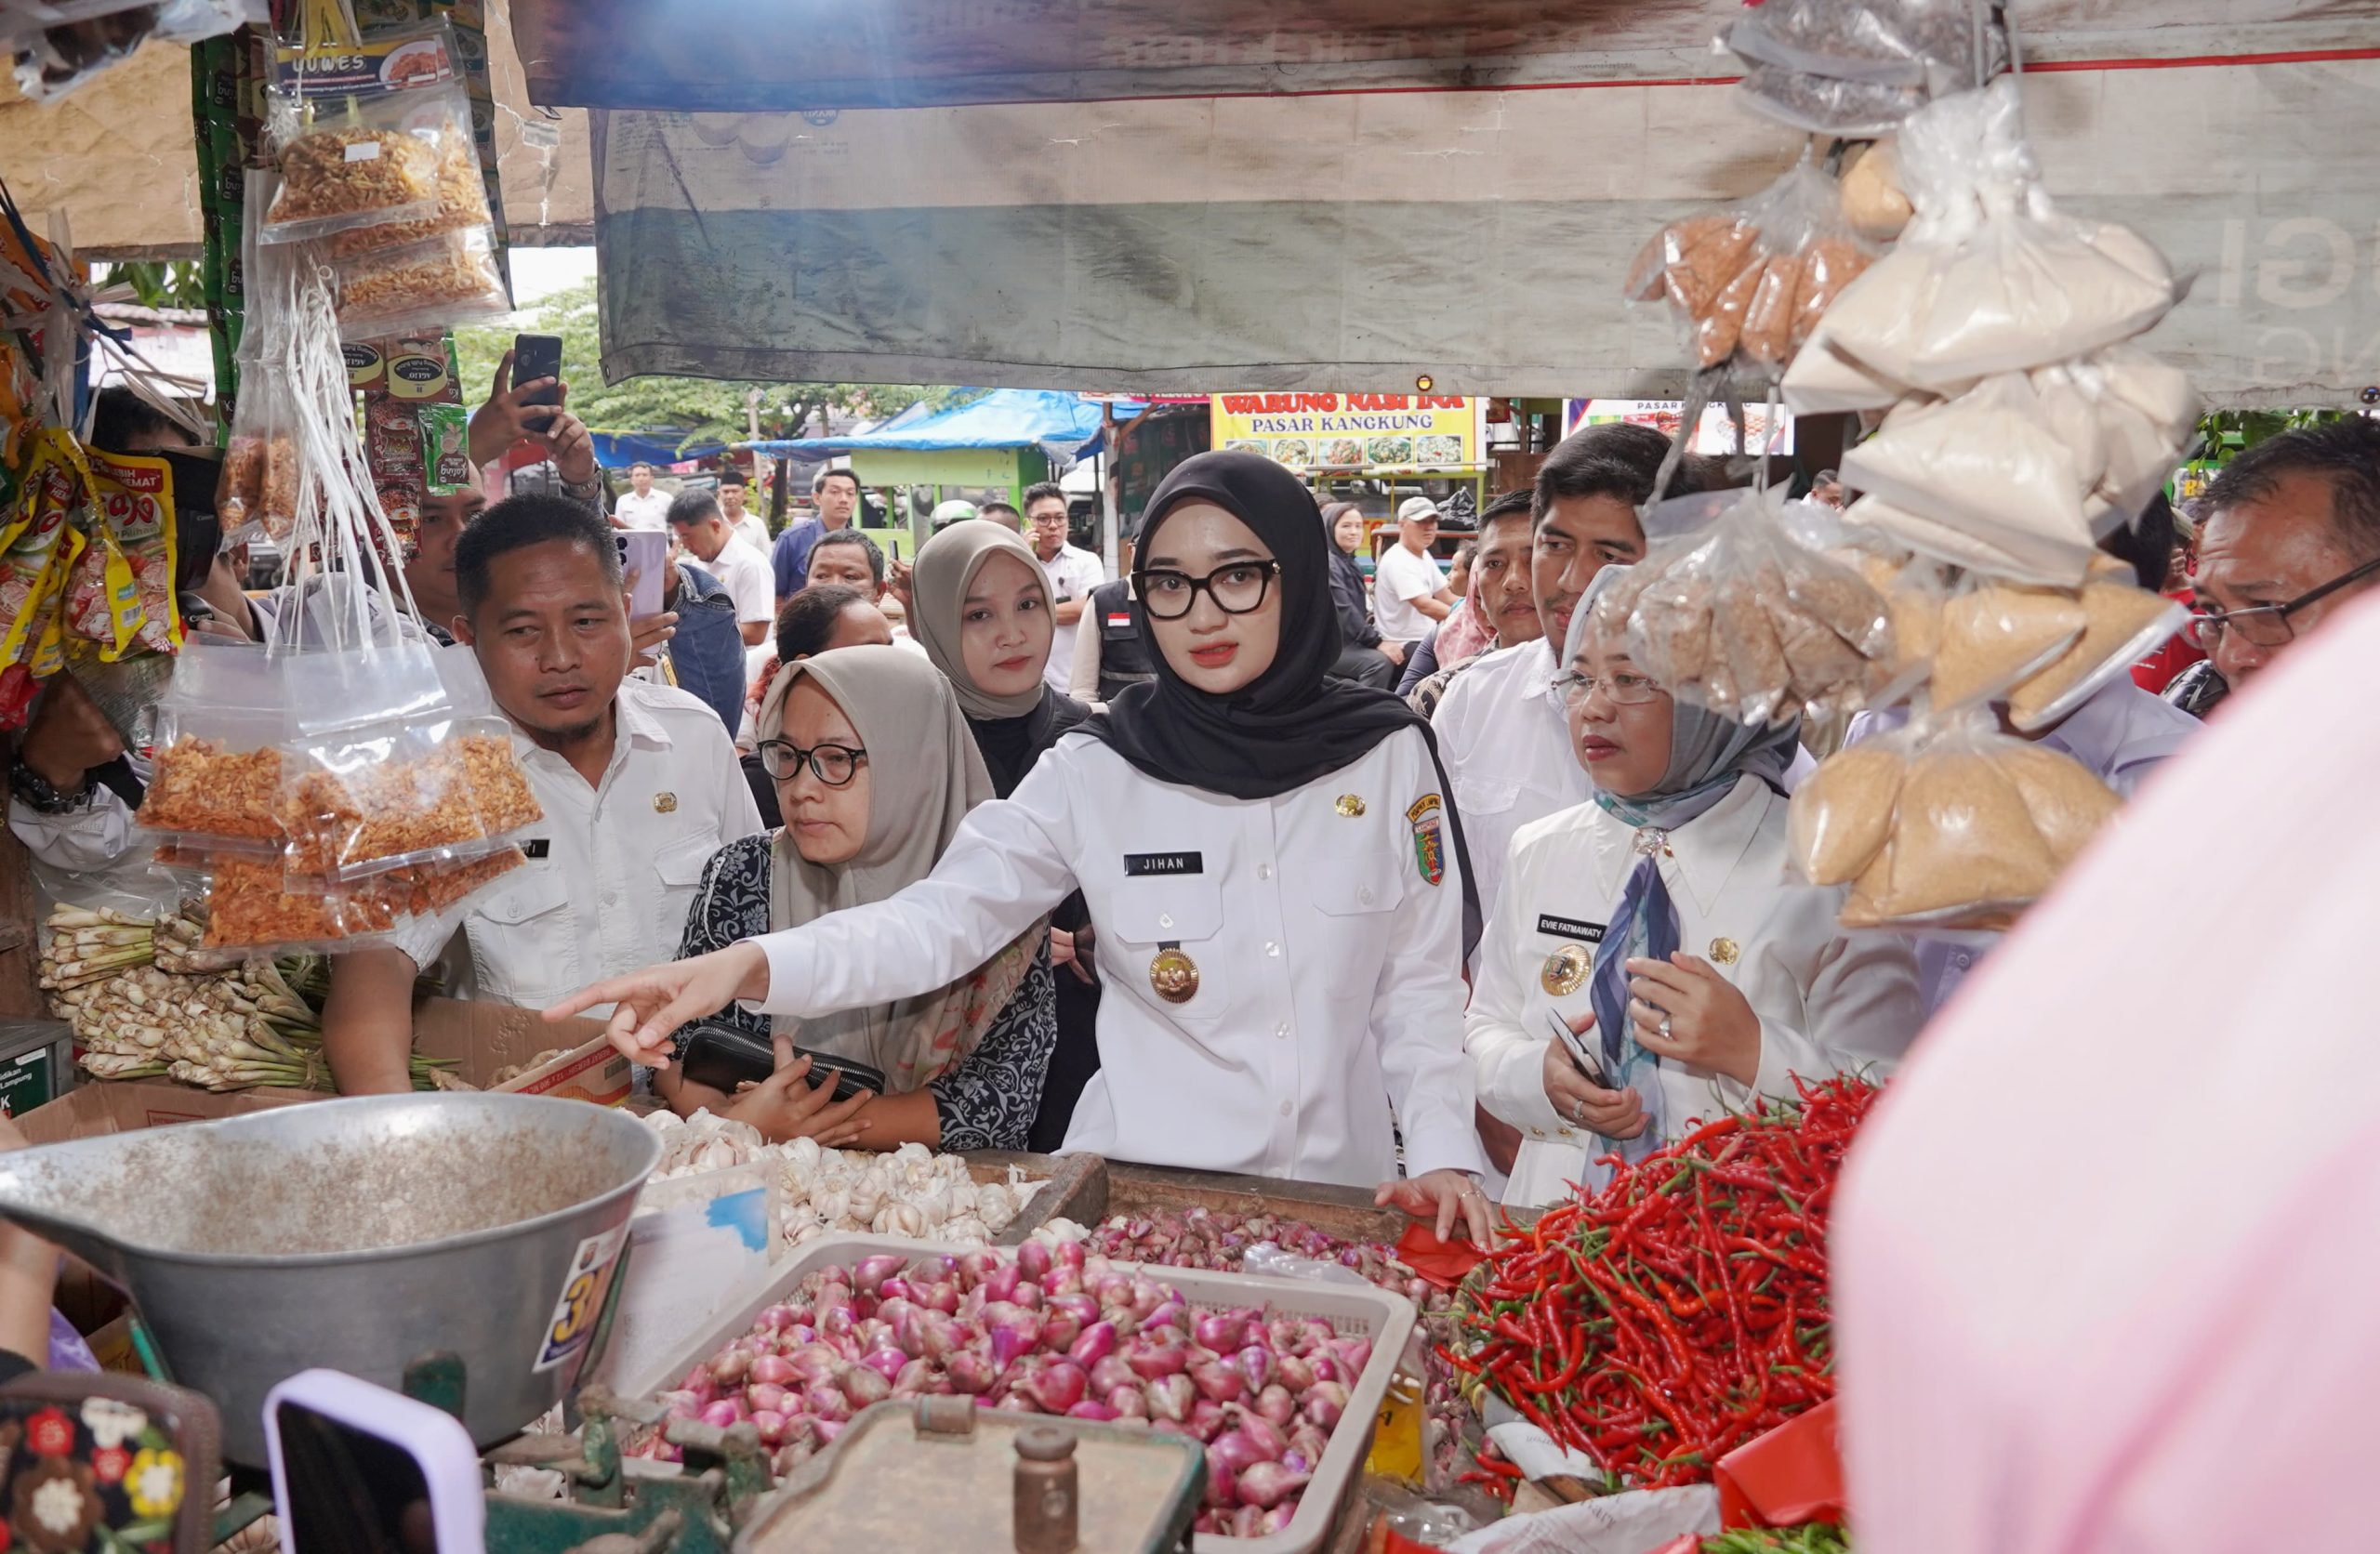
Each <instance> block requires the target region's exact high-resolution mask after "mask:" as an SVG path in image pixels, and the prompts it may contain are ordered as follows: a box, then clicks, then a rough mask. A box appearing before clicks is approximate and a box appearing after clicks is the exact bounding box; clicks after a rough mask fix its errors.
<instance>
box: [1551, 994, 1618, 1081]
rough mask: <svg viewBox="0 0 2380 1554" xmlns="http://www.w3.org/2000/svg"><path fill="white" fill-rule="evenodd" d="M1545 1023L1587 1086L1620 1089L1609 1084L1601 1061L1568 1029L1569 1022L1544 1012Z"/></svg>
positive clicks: (1553, 1010) (1554, 1012)
mask: <svg viewBox="0 0 2380 1554" xmlns="http://www.w3.org/2000/svg"><path fill="white" fill-rule="evenodd" d="M1545 1022H1546V1023H1547V1024H1548V1025H1551V1026H1552V1027H1554V1040H1555V1041H1558V1042H1560V1043H1561V1044H1562V1049H1563V1050H1564V1051H1566V1052H1567V1053H1569V1054H1570V1061H1571V1063H1572V1064H1573V1065H1574V1066H1575V1067H1576V1068H1577V1069H1578V1071H1579V1072H1580V1073H1582V1074H1584V1075H1586V1079H1587V1083H1588V1084H1590V1085H1593V1086H1594V1087H1595V1088H1596V1089H1598V1090H1615V1089H1618V1088H1619V1087H1620V1086H1617V1085H1614V1084H1613V1083H1612V1082H1611V1075H1609V1074H1607V1073H1605V1072H1604V1070H1603V1061H1602V1060H1601V1059H1599V1058H1597V1057H1596V1056H1595V1053H1594V1049H1593V1047H1589V1046H1588V1045H1587V1044H1586V1042H1585V1040H1584V1039H1583V1038H1581V1037H1580V1034H1579V1033H1578V1032H1576V1031H1573V1030H1571V1029H1570V1022H1569V1021H1567V1020H1565V1019H1563V1018H1562V1016H1561V1013H1560V1011H1558V1010H1555V1009H1548V1010H1546V1011H1545Z"/></svg>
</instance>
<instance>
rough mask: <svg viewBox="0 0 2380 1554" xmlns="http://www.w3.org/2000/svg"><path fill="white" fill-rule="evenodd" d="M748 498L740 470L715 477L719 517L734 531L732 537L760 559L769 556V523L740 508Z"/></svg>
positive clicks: (749, 491) (725, 470)
mask: <svg viewBox="0 0 2380 1554" xmlns="http://www.w3.org/2000/svg"><path fill="white" fill-rule="evenodd" d="M750 494H751V487H749V486H748V485H747V484H746V483H745V481H744V471H742V470H741V469H723V470H721V471H720V476H719V516H720V517H721V518H723V519H725V520H727V526H728V527H729V528H730V529H733V530H734V531H735V537H736V538H737V539H740V540H742V541H743V542H744V543H745V544H747V545H748V546H750V547H752V548H753V549H755V550H757V551H759V552H760V555H761V556H762V558H764V559H765V558H766V557H767V556H768V554H769V523H768V520H766V519H764V518H762V517H761V516H760V514H759V513H756V512H753V511H751V510H750V509H749V508H747V507H745V506H744V499H745V498H746V497H747V496H749V495H750Z"/></svg>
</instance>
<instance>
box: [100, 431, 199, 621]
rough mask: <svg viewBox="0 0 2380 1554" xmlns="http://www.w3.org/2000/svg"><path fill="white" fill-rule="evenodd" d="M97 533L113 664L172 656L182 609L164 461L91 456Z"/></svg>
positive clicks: (168, 469)
mask: <svg viewBox="0 0 2380 1554" xmlns="http://www.w3.org/2000/svg"><path fill="white" fill-rule="evenodd" d="M89 456H90V462H91V480H92V486H93V490H94V491H95V492H96V494H97V495H98V498H99V524H98V526H97V527H98V528H99V532H100V533H102V534H103V535H104V536H105V538H106V541H107V552H108V562H107V576H108V610H109V616H110V626H111V635H112V638H113V641H114V649H113V651H112V652H106V651H103V652H101V654H100V656H101V657H102V658H104V659H107V660H109V661H110V662H113V661H114V660H116V659H119V658H121V657H123V656H124V655H125V654H126V653H130V652H162V653H170V652H179V651H180V650H181V645H182V617H181V606H180V602H179V599H178V598H177V596H176V594H175V592H174V570H175V537H176V536H175V524H174V475H173V466H172V465H170V464H168V463H167V462H166V461H165V460H164V459H162V458H137V457H132V456H128V455H126V454H109V453H101V452H99V451H98V450H96V449H94V450H92V452H91V454H90V455H89Z"/></svg>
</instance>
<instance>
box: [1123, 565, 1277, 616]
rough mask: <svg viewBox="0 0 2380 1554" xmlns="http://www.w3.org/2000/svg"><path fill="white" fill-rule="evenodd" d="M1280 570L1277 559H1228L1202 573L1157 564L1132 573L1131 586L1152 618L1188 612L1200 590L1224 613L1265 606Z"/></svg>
mask: <svg viewBox="0 0 2380 1554" xmlns="http://www.w3.org/2000/svg"><path fill="white" fill-rule="evenodd" d="M1280 572H1281V563H1280V562H1278V561H1228V562H1225V563H1224V564H1223V565H1222V566H1219V567H1217V568H1216V569H1215V570H1214V571H1212V572H1210V573H1207V575H1206V576H1204V577H1193V576H1191V575H1190V574H1189V573H1186V572H1175V571H1173V570H1171V569H1170V568H1158V569H1156V570H1152V571H1149V572H1136V573H1133V574H1132V589H1133V591H1134V592H1135V593H1137V594H1139V595H1140V596H1141V608H1142V609H1144V610H1146V611H1147V612H1149V617H1150V618H1151V619H1152V620H1159V621H1178V620H1180V619H1181V618H1182V617H1183V616H1184V615H1186V614H1188V613H1190V611H1191V608H1192V606H1194V605H1196V604H1197V602H1198V596H1199V595H1200V594H1205V595H1206V596H1207V597H1208V598H1209V599H1213V600H1214V601H1215V608H1216V609H1218V610H1220V611H1222V612H1223V613H1224V614H1226V615H1245V614H1247V613H1249V612H1250V611H1253V610H1261V609H1263V607H1264V596H1265V594H1266V593H1267V592H1268V591H1269V590H1270V589H1271V588H1272V586H1273V579H1274V578H1276V577H1277V576H1279V575H1280Z"/></svg>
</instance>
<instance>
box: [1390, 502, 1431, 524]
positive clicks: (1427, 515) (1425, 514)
mask: <svg viewBox="0 0 2380 1554" xmlns="http://www.w3.org/2000/svg"><path fill="white" fill-rule="evenodd" d="M1421 520H1429V521H1430V522H1433V523H1435V522H1436V521H1437V520H1438V505H1437V504H1436V503H1435V502H1433V501H1431V500H1430V499H1429V498H1428V497H1426V496H1408V497H1407V498H1406V499H1405V500H1404V501H1403V502H1402V503H1401V504H1399V505H1398V507H1397V509H1396V521H1397V522H1399V523H1418V522H1421Z"/></svg>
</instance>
